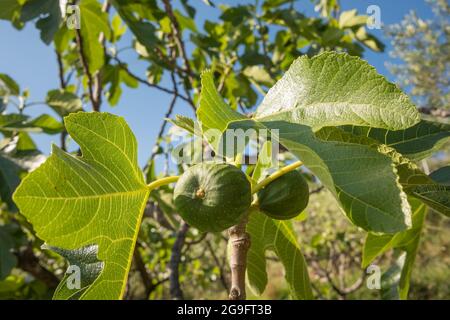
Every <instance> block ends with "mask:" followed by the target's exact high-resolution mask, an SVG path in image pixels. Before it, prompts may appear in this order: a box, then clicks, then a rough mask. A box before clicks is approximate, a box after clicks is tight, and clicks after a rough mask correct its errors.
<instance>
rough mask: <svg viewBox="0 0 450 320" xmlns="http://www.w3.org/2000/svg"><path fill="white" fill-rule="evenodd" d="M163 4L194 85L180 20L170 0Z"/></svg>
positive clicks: (164, 0)
mask: <svg viewBox="0 0 450 320" xmlns="http://www.w3.org/2000/svg"><path fill="white" fill-rule="evenodd" d="M163 3H164V8H165V9H166V13H167V16H168V17H169V19H170V22H171V24H172V28H173V34H174V40H175V43H176V45H177V47H178V51H179V52H180V56H181V58H182V59H183V62H184V66H185V68H186V72H187V77H188V79H189V81H190V83H191V84H192V83H193V72H192V68H191V65H190V63H189V59H188V57H187V54H186V48H185V46H184V42H183V38H182V34H181V31H180V25H179V24H178V20H177V18H176V17H175V15H174V13H173V10H172V5H171V4H170V0H163Z"/></svg>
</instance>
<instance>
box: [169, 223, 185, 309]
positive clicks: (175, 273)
mask: <svg viewBox="0 0 450 320" xmlns="http://www.w3.org/2000/svg"><path fill="white" fill-rule="evenodd" d="M188 231H189V225H188V224H187V223H186V222H183V223H182V224H181V226H180V229H179V230H178V232H177V237H176V239H175V243H174V244H173V247H172V254H171V256H170V262H169V269H170V275H169V281H170V296H171V297H172V298H173V299H175V300H182V299H183V298H184V297H183V291H182V290H181V286H180V270H179V266H180V262H181V253H182V250H183V246H184V241H185V239H186V234H187V232H188Z"/></svg>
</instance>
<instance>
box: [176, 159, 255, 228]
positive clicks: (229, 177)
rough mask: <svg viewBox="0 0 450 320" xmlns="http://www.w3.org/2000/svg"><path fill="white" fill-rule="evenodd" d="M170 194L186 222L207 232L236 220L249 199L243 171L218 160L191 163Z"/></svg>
mask: <svg viewBox="0 0 450 320" xmlns="http://www.w3.org/2000/svg"><path fill="white" fill-rule="evenodd" d="M173 196H174V203H175V207H176V208H177V210H178V212H179V214H180V215H181V217H182V218H183V219H184V220H185V221H186V222H187V223H188V224H190V225H191V226H193V227H195V228H197V229H199V230H200V231H210V232H219V231H223V230H225V229H227V228H229V227H231V226H234V225H236V224H238V223H239V222H240V220H241V219H242V217H243V215H244V214H245V213H246V211H247V210H248V209H249V207H250V204H251V200H252V195H251V185H250V182H249V181H248V179H247V177H246V175H245V174H244V173H243V172H242V171H241V170H239V169H238V168H237V167H235V166H232V165H229V164H217V163H201V164H197V165H194V166H192V167H190V168H189V169H188V170H186V172H184V173H183V175H182V176H181V177H180V179H179V180H178V182H177V185H176V187H175V190H174V194H173Z"/></svg>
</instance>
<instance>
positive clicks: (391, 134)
mask: <svg viewBox="0 0 450 320" xmlns="http://www.w3.org/2000/svg"><path fill="white" fill-rule="evenodd" d="M342 129H343V130H345V131H347V132H351V133H352V134H354V135H363V136H366V137H369V138H372V139H375V140H376V141H378V142H379V143H382V144H385V145H387V146H389V147H392V148H394V149H395V150H397V151H398V152H400V153H401V154H402V155H404V156H406V157H408V158H409V159H411V160H421V159H424V158H426V157H429V156H431V155H432V154H433V153H434V152H436V151H437V150H439V149H440V148H441V147H442V146H443V145H444V143H445V142H447V141H449V140H450V125H448V124H445V123H438V122H432V121H426V120H422V121H420V122H419V123H418V124H416V125H415V126H412V127H411V128H408V129H404V130H397V131H391V130H386V129H379V128H370V127H358V126H343V127H342Z"/></svg>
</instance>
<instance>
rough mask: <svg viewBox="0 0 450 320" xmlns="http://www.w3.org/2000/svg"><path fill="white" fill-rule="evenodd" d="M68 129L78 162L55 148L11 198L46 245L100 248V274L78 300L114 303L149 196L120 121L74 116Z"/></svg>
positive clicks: (133, 141)
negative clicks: (77, 146)
mask: <svg viewBox="0 0 450 320" xmlns="http://www.w3.org/2000/svg"><path fill="white" fill-rule="evenodd" d="M65 125H66V128H67V131H68V133H69V134H70V135H71V136H72V138H73V139H74V140H75V141H76V142H77V143H78V144H79V146H80V148H81V152H82V154H83V156H82V157H78V156H74V155H71V154H68V153H66V152H64V151H62V150H61V149H59V148H58V147H56V146H53V150H52V154H51V156H50V157H49V158H48V159H47V161H46V162H45V163H44V164H43V165H41V166H40V167H39V168H38V169H36V170H35V171H33V172H32V173H30V174H29V175H28V176H26V177H25V179H24V180H23V181H22V183H21V185H20V186H19V187H18V188H17V190H16V192H15V193H14V196H13V199H14V201H15V203H16V204H17V206H18V207H19V209H20V210H21V212H22V214H23V215H24V216H25V217H26V218H27V219H28V220H29V221H30V222H31V223H32V224H33V227H34V229H35V231H36V233H37V236H38V237H40V238H41V239H42V240H44V241H45V242H46V244H47V245H48V246H51V247H57V248H61V250H81V248H84V247H88V246H97V247H98V260H99V261H101V262H102V263H103V267H102V270H101V272H100V273H99V275H98V277H97V278H96V279H95V280H94V281H93V282H92V283H90V284H89V285H88V287H87V288H85V289H84V291H83V293H82V294H81V295H80V296H79V298H80V299H118V298H121V297H122V296H123V293H124V290H125V284H126V280H127V275H128V271H129V269H130V265H131V260H132V256H133V250H134V245H135V241H136V237H137V234H138V230H139V225H140V221H141V218H142V214H143V210H144V208H145V204H146V202H147V199H148V196H149V190H148V188H147V186H146V185H145V183H144V178H143V174H142V172H141V171H140V169H139V166H138V163H137V143H136V139H135V137H134V135H133V133H132V132H131V130H130V128H129V127H128V126H127V124H126V122H125V121H124V120H123V118H120V117H117V116H114V115H111V114H108V113H84V112H78V113H72V114H70V115H69V116H67V117H66V118H65ZM76 292H77V291H76V289H74V290H73V293H74V294H76ZM66 296H67V295H66V294H64V297H66ZM55 298H58V296H55Z"/></svg>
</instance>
